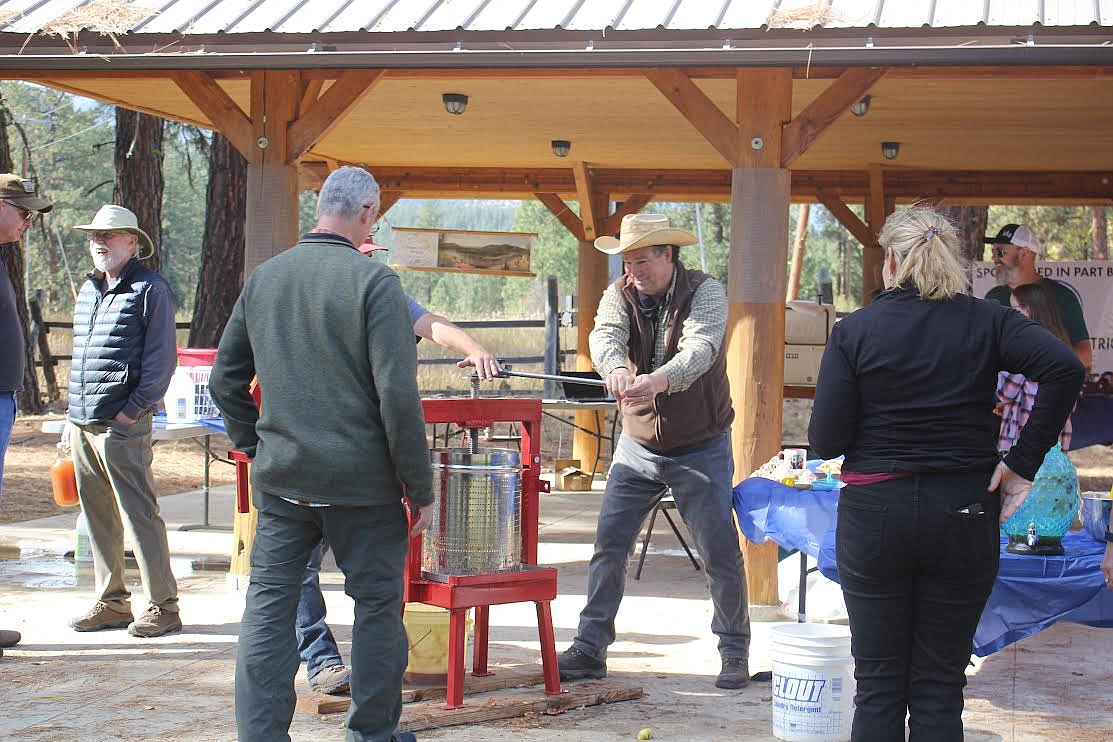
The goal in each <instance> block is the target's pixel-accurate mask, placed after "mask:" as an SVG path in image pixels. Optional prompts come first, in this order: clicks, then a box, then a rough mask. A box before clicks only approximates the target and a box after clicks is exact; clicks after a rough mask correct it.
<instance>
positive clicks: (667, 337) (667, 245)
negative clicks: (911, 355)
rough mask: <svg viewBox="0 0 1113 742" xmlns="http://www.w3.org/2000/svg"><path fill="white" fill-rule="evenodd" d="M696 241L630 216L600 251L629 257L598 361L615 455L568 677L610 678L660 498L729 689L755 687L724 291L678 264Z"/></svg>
mask: <svg viewBox="0 0 1113 742" xmlns="http://www.w3.org/2000/svg"><path fill="white" fill-rule="evenodd" d="M695 242H696V238H695V237H694V236H692V234H691V233H689V232H687V231H685V230H682V229H674V228H672V227H671V226H670V225H669V220H668V217H666V216H664V215H662V214H632V215H629V216H627V217H625V218H623V220H622V229H621V232H620V236H619V238H618V239H615V238H613V237H600V238H599V239H597V240H595V247H596V248H597V249H599V250H600V251H602V252H605V253H607V254H608V255H621V256H622V264H623V268H624V272H623V275H622V276H621V277H620V278H619V279H618V280H617V281H615V282H614V284H612V285H611V286H610V287H608V288H607V290H606V291H605V292H604V293H603V297H602V299H601V300H600V302H599V313H598V314H597V315H596V317H595V329H594V330H592V332H591V339H590V340H591V359H592V362H593V363H594V364H595V369H596V370H597V371H598V372H599V374H600V375H601V376H602V377H603V378H604V379H605V380H606V384H607V389H608V390H610V392H611V394H613V395H614V397H615V398H616V399H617V400H618V403H619V406H620V409H621V412H622V428H623V430H622V436H621V437H620V438H619V441H618V445H617V446H616V448H615V452H614V459H613V461H612V463H611V469H610V471H609V472H608V474H607V486H606V490H605V491H604V493H603V504H602V507H601V508H600V511H599V521H598V524H597V527H596V533H595V554H594V555H593V556H592V558H591V564H590V566H589V567H588V574H587V605H586V606H584V609H583V611H582V612H581V613H580V625H579V630H578V631H577V634H576V638H575V640H574V641H573V642H572V646H571V647H570V648H569V649H568V650H566V651H565V652H564V653H563V654H562V655H561V656H560V676H561V678H563V679H565V680H575V679H578V678H602V677H605V676H606V674H607V663H606V653H607V647H608V646H609V645H610V644H611V643H612V642H613V641H614V640H615V628H614V621H615V616H616V615H617V614H618V607H619V604H620V603H621V601H622V594H623V590H624V588H625V582H626V562H627V557H628V555H629V554H630V552H631V550H632V549H633V546H634V541H635V540H636V539H637V536H638V532H639V531H640V530H641V526H642V523H643V522H644V521H645V519H646V516H647V515H649V513H650V511H651V510H652V509H653V508H654V506H655V505H656V504H657V502H658V500H660V499H661V496H662V495H663V494H664V493H665V492H668V493H669V494H671V495H672V496H673V498H675V500H676V507H677V510H679V512H680V516H681V517H682V518H683V519H684V522H685V524H686V525H687V526H688V530H689V531H690V532H691V534H692V537H693V539H694V540H695V542H696V547H697V548H698V549H699V553H700V556H701V557H702V558H703V562H704V565H705V567H706V574H707V582H708V585H709V586H710V589H711V602H712V605H713V608H714V616H713V618H712V620H711V630H712V631H714V632H715V634H716V635H718V637H719V655H720V658H721V660H722V668H721V671H720V673H719V676H718V677H717V678H716V680H715V685H716V686H718V687H720V688H729V689H734V688H741V687H743V686H745V685H746V684H748V683H749V682H750V674H749V649H750V622H749V617H748V613H747V609H748V606H747V602H746V580H745V571H744V568H743V565H742V553H741V551H740V550H739V547H738V535H737V532H736V531H735V527H734V521H733V518H732V515H731V496H732V492H731V490H732V487H733V484H734V483H733V481H732V476H733V473H734V465H733V459H732V458H731V451H730V424H731V421H732V420H733V419H734V410H733V409H732V407H731V401H730V387H729V385H728V383H727V374H726V359H725V349H724V342H723V338H724V335H725V332H726V323H727V299H726V294H725V292H724V291H723V287H722V285H721V284H720V283H719V282H718V281H716V280H715V279H714V278H712V277H711V276H709V275H707V274H706V273H703V272H701V271H698V270H693V269H690V268H685V267H684V265H683V264H682V263H681V262H680V255H679V253H680V248H681V247H682V246H685V245H691V244H694V243H695Z"/></svg>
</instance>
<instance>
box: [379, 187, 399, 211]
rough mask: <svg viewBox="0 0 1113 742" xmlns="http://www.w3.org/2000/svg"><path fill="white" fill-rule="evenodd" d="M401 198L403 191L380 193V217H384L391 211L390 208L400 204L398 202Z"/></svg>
mask: <svg viewBox="0 0 1113 742" xmlns="http://www.w3.org/2000/svg"><path fill="white" fill-rule="evenodd" d="M400 198H402V192H401V191H380V192H379V216H380V217H382V215H383V214H385V213H386V212H388V211H390V207H391V206H394V204H396V203H398V200H399V199H400Z"/></svg>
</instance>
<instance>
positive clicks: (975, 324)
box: [808, 288, 1084, 479]
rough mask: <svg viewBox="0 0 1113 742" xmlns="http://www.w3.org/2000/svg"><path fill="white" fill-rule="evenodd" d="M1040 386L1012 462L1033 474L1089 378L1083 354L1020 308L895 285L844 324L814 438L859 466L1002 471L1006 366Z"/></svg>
mask: <svg viewBox="0 0 1113 742" xmlns="http://www.w3.org/2000/svg"><path fill="white" fill-rule="evenodd" d="M1002 370H1007V371H1015V372H1019V373H1023V374H1024V375H1025V376H1027V377H1028V378H1030V379H1033V380H1035V381H1038V382H1039V385H1040V386H1039V391H1038V392H1037V394H1036V401H1035V406H1034V407H1033V408H1032V414H1031V416H1030V417H1029V418H1028V423H1027V424H1026V425H1025V426H1024V430H1023V431H1022V432H1021V435H1020V439H1019V440H1018V441H1017V443H1016V445H1014V446H1013V448H1012V449H1011V450H1010V451H1009V453H1008V455H1007V456H1006V457H1005V463H1006V465H1008V467H1009V468H1010V469H1012V470H1013V471H1015V472H1016V473H1017V474H1019V475H1020V476H1022V477H1024V478H1025V479H1032V478H1033V477H1034V476H1035V474H1036V471H1037V470H1038V469H1039V467H1040V464H1041V463H1042V462H1043V457H1044V454H1046V453H1047V451H1048V449H1049V448H1051V446H1052V444H1054V443H1055V440H1056V438H1057V436H1058V435H1059V431H1060V430H1062V428H1063V424H1064V423H1065V422H1066V419H1067V417H1068V416H1069V415H1070V411H1071V408H1072V407H1073V405H1074V403H1075V401H1076V399H1077V398H1078V392H1079V389H1080V388H1081V386H1082V380H1083V373H1084V372H1083V368H1082V364H1081V362H1080V361H1079V360H1078V357H1077V356H1075V354H1074V352H1073V351H1072V350H1071V349H1070V347H1069V346H1067V345H1066V344H1065V343H1063V342H1062V341H1061V340H1059V339H1058V338H1056V337H1055V336H1054V335H1052V334H1051V333H1049V332H1047V331H1046V330H1044V329H1043V328H1042V327H1040V326H1039V325H1037V324H1036V323H1034V322H1032V321H1031V320H1029V319H1028V318H1027V317H1025V316H1024V315H1022V314H1021V313H1020V312H1017V311H1016V310H1014V309H1010V308H1007V307H1003V306H1001V305H1000V304H997V303H996V302H989V301H985V300H982V299H975V298H974V297H971V296H967V295H965V294H959V295H957V296H955V297H954V298H953V299H950V300H947V301H924V300H923V299H921V298H920V295H919V293H918V292H917V291H915V290H914V289H908V288H898V289H896V290H892V291H886V292H885V293H883V294H882V295H881V296H879V297H878V298H877V300H875V301H874V302H873V303H872V304H870V305H868V306H866V307H863V308H862V309H860V310H858V311H857V312H854V313H853V314H852V315H850V316H849V317H846V318H844V319H843V320H841V321H840V322H838V323H837V324H836V325H835V328H834V330H833V331H832V333H831V338H830V340H829V341H828V343H827V349H826V351H825V352H824V354H823V361H822V363H821V365H820V371H819V380H818V382H817V384H816V393H815V405H814V407H813V409H812V418H811V423H810V425H809V427H808V439H809V441H810V443H811V446H812V448H813V450H814V451H815V452H816V453H817V454H818V455H820V456H822V457H823V458H832V457H835V456H838V455H840V454H845V456H846V458H845V461H844V463H843V467H844V468H845V469H847V470H848V471H855V472H861V473H881V472H897V471H908V472H930V471H954V470H977V469H985V470H990V469H992V468H993V467H994V466H995V465H996V462H997V451H996V448H997V446H996V442H997V432H998V428H999V427H1000V423H1001V419H1000V418H999V417H998V416H997V415H995V414H994V412H993V408H994V405H995V404H996V401H997V400H996V394H995V390H996V385H997V372H998V371H1002Z"/></svg>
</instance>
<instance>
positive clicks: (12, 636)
mask: <svg viewBox="0 0 1113 742" xmlns="http://www.w3.org/2000/svg"><path fill="white" fill-rule="evenodd" d="M22 638H23V637H22V636H20V635H19V632H18V631H11V630H9V629H0V649H7V648H8V647H14V646H15V645H16V644H19V640H20V639H22Z"/></svg>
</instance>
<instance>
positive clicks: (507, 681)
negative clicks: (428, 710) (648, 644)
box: [297, 665, 545, 714]
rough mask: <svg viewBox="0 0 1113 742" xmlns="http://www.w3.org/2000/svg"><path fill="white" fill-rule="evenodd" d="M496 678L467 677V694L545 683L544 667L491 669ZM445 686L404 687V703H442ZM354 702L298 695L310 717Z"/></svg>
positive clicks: (314, 694)
mask: <svg viewBox="0 0 1113 742" xmlns="http://www.w3.org/2000/svg"><path fill="white" fill-rule="evenodd" d="M491 671H492V672H493V673H494V674H493V675H488V676H487V677H484V678H477V677H474V676H473V675H471V673H465V674H464V695H474V694H476V693H488V692H490V691H493V690H503V689H505V688H528V687H529V686H531V685H540V684H541V683H544V682H545V676H544V673H543V672H542V671H541V665H503V666H496V667H492V668H491ZM445 691H446V689H445V686H443V685H439V686H425V687H417V686H409V685H406V686H403V688H402V703H404V704H405V703H416V702H418V701H443V700H444V698H445ZM351 703H352V699H350V698H349V697H347V696H330V695H326V694H324V693H319V692H317V691H311V692H309V693H299V694H298V702H297V709H298V711H304V712H305V713H307V714H337V713H340V712H341V711H347V710H348V707H349V706H350V705H351Z"/></svg>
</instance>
